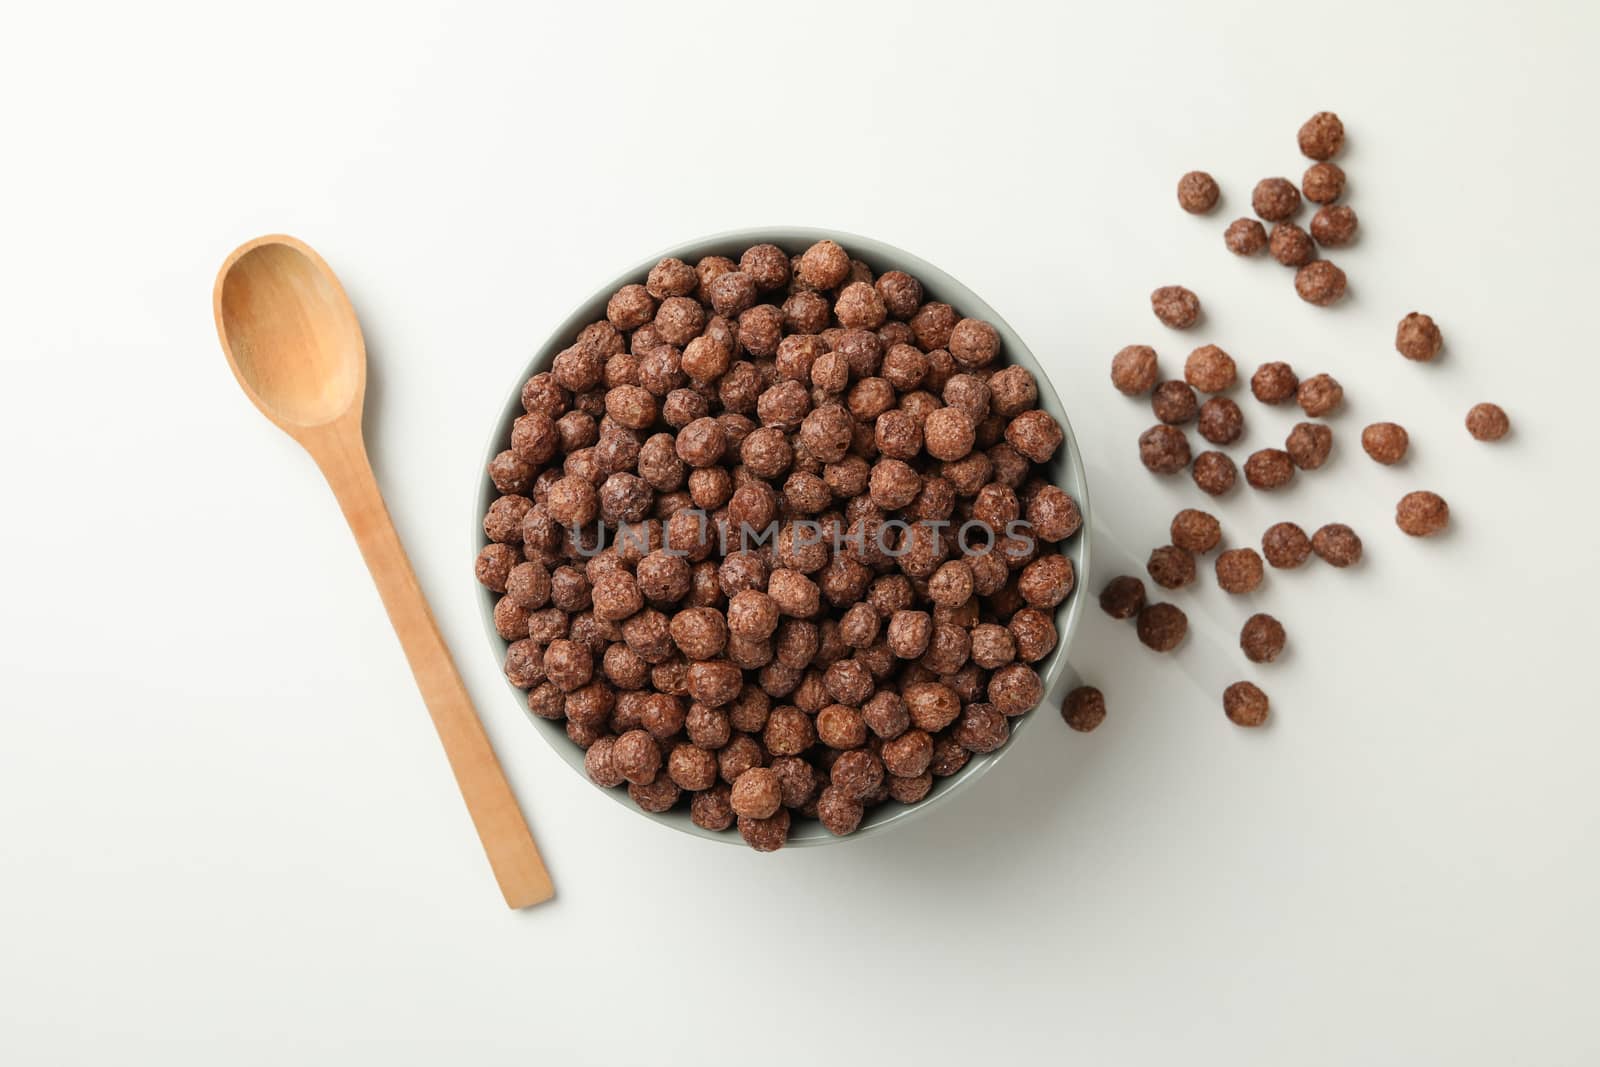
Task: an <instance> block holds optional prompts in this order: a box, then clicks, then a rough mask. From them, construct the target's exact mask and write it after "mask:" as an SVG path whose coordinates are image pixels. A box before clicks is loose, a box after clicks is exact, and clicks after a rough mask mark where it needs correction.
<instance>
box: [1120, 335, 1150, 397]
mask: <svg viewBox="0 0 1600 1067" xmlns="http://www.w3.org/2000/svg"><path fill="white" fill-rule="evenodd" d="M1159 373H1160V372H1159V371H1158V369H1157V367H1156V350H1155V349H1153V348H1151V347H1150V346H1149V345H1129V346H1127V347H1126V348H1124V349H1122V351H1120V352H1118V353H1117V354H1116V355H1115V356H1113V357H1112V358H1111V384H1112V385H1114V386H1116V387H1117V391H1118V392H1120V393H1123V394H1125V395H1127V396H1139V395H1141V394H1143V393H1148V392H1149V391H1150V390H1151V388H1152V387H1154V385H1155V384H1156V378H1157V377H1158V376H1159Z"/></svg>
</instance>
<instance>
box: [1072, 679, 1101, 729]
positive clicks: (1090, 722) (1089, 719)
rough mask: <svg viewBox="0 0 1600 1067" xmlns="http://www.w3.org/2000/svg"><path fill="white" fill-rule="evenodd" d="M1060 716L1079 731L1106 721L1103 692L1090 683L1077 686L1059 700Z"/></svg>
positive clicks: (1092, 727)
mask: <svg viewBox="0 0 1600 1067" xmlns="http://www.w3.org/2000/svg"><path fill="white" fill-rule="evenodd" d="M1061 718H1062V720H1063V721H1065V722H1066V724H1067V725H1068V726H1070V727H1072V728H1073V729H1074V730H1076V731H1078V732H1079V733H1082V734H1086V733H1088V732H1089V731H1090V730H1093V729H1094V728H1095V727H1096V726H1099V725H1100V724H1101V723H1103V722H1105V721H1106V698H1105V694H1103V693H1101V692H1100V690H1098V689H1096V688H1095V687H1094V686H1092V685H1080V686H1078V688H1076V689H1074V690H1072V691H1071V692H1069V693H1068V694H1067V699H1066V700H1063V701H1062V702H1061Z"/></svg>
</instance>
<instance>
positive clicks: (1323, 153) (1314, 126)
mask: <svg viewBox="0 0 1600 1067" xmlns="http://www.w3.org/2000/svg"><path fill="white" fill-rule="evenodd" d="M1298 139H1299V142H1300V152H1301V154H1302V155H1304V156H1307V157H1308V158H1310V159H1319V160H1325V159H1332V158H1333V157H1334V156H1335V155H1337V154H1338V152H1339V149H1340V148H1342V147H1343V146H1344V123H1342V122H1340V121H1339V116H1338V115H1335V114H1334V113H1333V112H1331V111H1319V112H1317V113H1316V114H1315V115H1312V116H1311V117H1310V118H1309V119H1306V121H1305V124H1304V125H1302V126H1301V127H1300V133H1299V137H1298Z"/></svg>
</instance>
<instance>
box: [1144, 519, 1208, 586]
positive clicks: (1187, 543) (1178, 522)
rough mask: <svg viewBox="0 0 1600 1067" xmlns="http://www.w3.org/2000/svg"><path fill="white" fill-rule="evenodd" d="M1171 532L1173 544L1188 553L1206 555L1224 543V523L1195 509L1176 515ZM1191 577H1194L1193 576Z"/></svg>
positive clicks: (1191, 564) (1191, 568)
mask: <svg viewBox="0 0 1600 1067" xmlns="http://www.w3.org/2000/svg"><path fill="white" fill-rule="evenodd" d="M1171 532H1172V543H1173V544H1175V545H1177V546H1178V547H1179V548H1181V549H1183V550H1184V551H1187V552H1199V553H1201V554H1204V553H1206V552H1210V551H1211V550H1212V549H1213V548H1216V547H1217V545H1219V544H1220V543H1221V542H1222V523H1220V522H1218V521H1217V519H1216V516H1214V515H1209V514H1207V513H1206V512H1204V511H1198V510H1196V509H1195V508H1184V509H1183V510H1182V511H1180V512H1178V513H1177V514H1176V515H1174V516H1173V517H1172V531H1171ZM1190 570H1191V571H1192V570H1193V561H1191V562H1190ZM1190 576H1191V577H1193V575H1192V574H1191V575H1190ZM1169 588H1170V587H1169ZM1141 595H1142V591H1141Z"/></svg>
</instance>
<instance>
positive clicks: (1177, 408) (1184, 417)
mask: <svg viewBox="0 0 1600 1067" xmlns="http://www.w3.org/2000/svg"><path fill="white" fill-rule="evenodd" d="M1150 410H1151V411H1153V412H1154V413H1155V416H1156V418H1158V419H1160V420H1161V421H1162V422H1164V423H1166V424H1167V425H1168V426H1177V425H1181V424H1182V423H1185V422H1189V421H1190V420H1192V419H1193V418H1194V417H1195V412H1196V410H1197V405H1196V402H1195V396H1194V390H1193V389H1191V388H1189V386H1188V384H1187V383H1185V382H1180V381H1176V380H1173V381H1170V382H1162V383H1161V384H1160V385H1158V386H1156V388H1155V392H1153V393H1151V394H1150Z"/></svg>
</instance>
